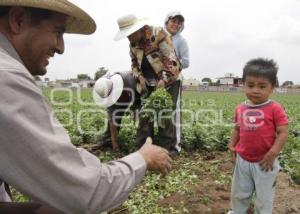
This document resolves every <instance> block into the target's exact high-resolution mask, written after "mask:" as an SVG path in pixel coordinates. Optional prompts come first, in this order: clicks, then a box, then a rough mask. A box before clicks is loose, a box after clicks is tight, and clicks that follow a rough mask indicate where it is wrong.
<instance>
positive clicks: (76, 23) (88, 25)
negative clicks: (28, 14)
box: [0, 0, 96, 34]
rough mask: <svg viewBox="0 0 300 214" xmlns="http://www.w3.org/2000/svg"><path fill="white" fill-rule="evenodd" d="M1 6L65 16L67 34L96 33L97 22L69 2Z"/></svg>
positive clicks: (5, 0)
mask: <svg viewBox="0 0 300 214" xmlns="http://www.w3.org/2000/svg"><path fill="white" fill-rule="evenodd" d="M0 6H21V7H33V8H40V9H46V10H51V11H55V12H59V13H62V14H65V15H67V16H68V19H67V24H66V31H65V32H66V33H76V34H92V33H94V32H95V31H96V23H95V21H94V20H93V19H92V18H91V17H90V16H89V15H88V14H87V13H86V12H84V11H83V10H82V9H80V8H79V7H77V6H76V5H74V4H72V3H71V2H69V1H67V0H60V1H57V0H38V1H37V0H22V1H19V0H1V1H0Z"/></svg>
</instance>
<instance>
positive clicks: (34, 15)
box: [0, 6, 53, 25]
mask: <svg viewBox="0 0 300 214" xmlns="http://www.w3.org/2000/svg"><path fill="white" fill-rule="evenodd" d="M11 8H12V6H0V17H3V16H6V15H7V14H8V13H9V10H10V9H11ZM24 8H25V11H26V12H27V13H28V14H29V15H30V20H31V23H32V24H33V25H38V24H40V22H41V21H42V20H45V19H50V18H51V17H52V15H53V11H51V10H46V9H40V8H34V7H24Z"/></svg>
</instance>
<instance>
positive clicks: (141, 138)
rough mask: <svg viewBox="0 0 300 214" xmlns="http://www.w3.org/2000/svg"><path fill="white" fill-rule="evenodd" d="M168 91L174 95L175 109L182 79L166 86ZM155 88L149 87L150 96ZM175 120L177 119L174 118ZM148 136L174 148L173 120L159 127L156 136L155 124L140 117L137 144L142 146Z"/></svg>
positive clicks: (166, 146)
mask: <svg viewBox="0 0 300 214" xmlns="http://www.w3.org/2000/svg"><path fill="white" fill-rule="evenodd" d="M166 89H167V91H168V92H169V93H170V95H171V96H172V102H173V110H175V108H176V103H177V99H178V94H179V91H180V81H179V80H178V81H176V82H174V83H173V84H172V85H170V86H168V87H166ZM154 90H155V88H153V87H148V91H149V93H148V96H150V94H151V93H152V92H153V91H154ZM174 121H175V120H174ZM147 137H151V138H152V139H154V142H153V143H154V144H157V145H159V146H161V147H164V148H166V149H167V150H169V151H170V150H171V149H174V147H175V145H176V141H177V140H176V127H175V124H173V122H170V123H168V124H166V125H165V127H164V128H161V127H159V128H158V136H157V138H156V137H155V136H154V124H153V123H151V122H149V121H148V120H145V119H143V118H141V117H139V127H138V130H137V137H136V145H137V147H138V148H140V147H141V146H142V145H143V144H144V143H145V141H146V139H147Z"/></svg>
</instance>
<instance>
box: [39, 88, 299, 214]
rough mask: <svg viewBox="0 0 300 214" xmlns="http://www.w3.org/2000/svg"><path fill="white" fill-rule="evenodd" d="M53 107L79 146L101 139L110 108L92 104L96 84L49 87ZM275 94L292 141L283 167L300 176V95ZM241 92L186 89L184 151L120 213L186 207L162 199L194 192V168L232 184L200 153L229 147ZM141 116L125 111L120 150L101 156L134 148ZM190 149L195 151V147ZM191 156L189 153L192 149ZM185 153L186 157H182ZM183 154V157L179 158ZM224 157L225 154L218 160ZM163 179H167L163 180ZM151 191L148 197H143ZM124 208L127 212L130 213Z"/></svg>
mask: <svg viewBox="0 0 300 214" xmlns="http://www.w3.org/2000/svg"><path fill="white" fill-rule="evenodd" d="M44 92H45V95H46V96H47V97H48V98H49V100H50V102H51V103H52V105H53V108H54V110H55V112H54V113H55V115H56V116H57V117H58V119H59V120H60V122H61V123H62V124H63V125H64V127H65V128H66V129H67V130H68V132H69V134H70V136H71V140H72V143H73V144H75V145H76V146H83V147H85V146H86V145H91V144H99V143H100V142H101V138H102V134H103V131H104V130H105V124H106V119H105V118H106V113H105V110H104V109H101V108H99V107H97V106H95V105H94V103H93V99H92V90H91V89H84V90H67V89H66V90H61V89H60V90H57V89H56V90H54V89H51V90H50V89H46V90H45V91H44ZM271 99H273V100H275V101H277V102H279V103H281V104H282V105H283V106H284V107H285V109H286V111H287V113H288V116H289V122H290V128H289V137H288V142H287V144H286V146H285V149H284V151H283V152H282V153H281V155H280V162H281V165H282V166H283V169H284V171H285V172H287V173H288V174H289V175H290V176H291V177H292V178H293V179H294V180H295V181H298V182H299V180H300V97H299V95H288V94H275V95H272V97H271ZM244 100H245V97H244V95H243V94H241V93H211V92H205V93H203V92H184V93H183V102H182V109H183V113H182V132H183V145H184V151H183V155H181V157H179V158H178V159H177V160H175V166H176V169H174V170H173V171H172V172H171V173H170V174H169V175H168V176H167V177H166V178H161V177H160V176H159V175H156V174H152V173H148V174H147V175H146V177H145V179H144V182H143V183H142V184H141V186H139V187H138V188H137V189H136V190H135V191H134V192H133V193H132V194H131V195H130V197H129V199H128V200H127V201H126V202H125V203H124V205H123V206H122V207H120V208H119V209H118V211H117V212H116V213H123V212H122V210H125V211H126V212H127V213H128V212H129V213H184V212H186V213H188V212H189V209H188V208H186V207H185V205H184V204H178V206H176V207H174V206H167V207H166V206H163V205H159V203H158V201H161V200H163V199H166V198H168V197H169V196H170V195H172V193H174V192H177V193H178V192H179V193H182V194H187V195H188V194H191V191H192V188H191V185H193V184H194V183H195V182H197V180H199V174H198V175H197V174H196V173H195V171H196V169H199V167H200V168H202V169H206V172H207V171H209V173H210V174H211V175H213V176H214V177H215V178H216V181H214V182H217V183H218V184H227V186H229V185H230V180H231V176H230V174H229V175H228V174H224V173H223V172H222V171H220V170H219V169H218V168H216V167H215V166H214V165H209V166H208V165H207V163H206V161H205V160H204V159H201V158H200V157H201V154H203V153H205V154H209V153H214V152H216V151H226V150H227V144H228V142H229V139H230V132H231V129H232V120H233V111H234V108H235V106H236V105H237V104H238V103H240V102H243V101H244ZM136 126H137V122H134V119H133V117H131V116H130V115H129V116H125V117H124V118H123V121H122V128H121V131H120V134H119V135H120V136H119V143H120V148H121V154H120V153H119V154H114V153H113V152H112V151H106V152H102V153H100V154H99V159H101V161H109V160H111V159H113V158H118V157H121V156H123V155H126V154H128V153H130V152H133V151H134V150H135V134H136ZM191 151H192V152H191ZM187 152H188V153H189V155H190V154H192V155H191V156H192V158H190V159H189V157H190V156H189V155H184V154H186V153H187ZM182 156H184V157H182ZM180 158H184V160H183V159H180ZM219 161H221V162H222V160H219ZM161 180H163V182H162V181H161ZM145 195H147V197H146V198H147V200H146V199H145ZM210 200H211V199H210V198H209V197H206V196H203V197H201V203H202V204H208V203H210ZM126 212H124V213H126Z"/></svg>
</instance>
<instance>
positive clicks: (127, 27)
mask: <svg viewBox="0 0 300 214" xmlns="http://www.w3.org/2000/svg"><path fill="white" fill-rule="evenodd" d="M146 22H147V18H142V19H138V18H137V17H136V16H135V15H133V14H130V15H126V16H122V17H120V18H119V19H118V25H119V32H118V33H117V35H116V36H115V37H114V40H115V41H118V40H120V39H123V38H125V37H127V36H129V35H131V34H132V33H134V32H136V31H137V30H139V29H141V28H142V27H144V26H145V25H146Z"/></svg>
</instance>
